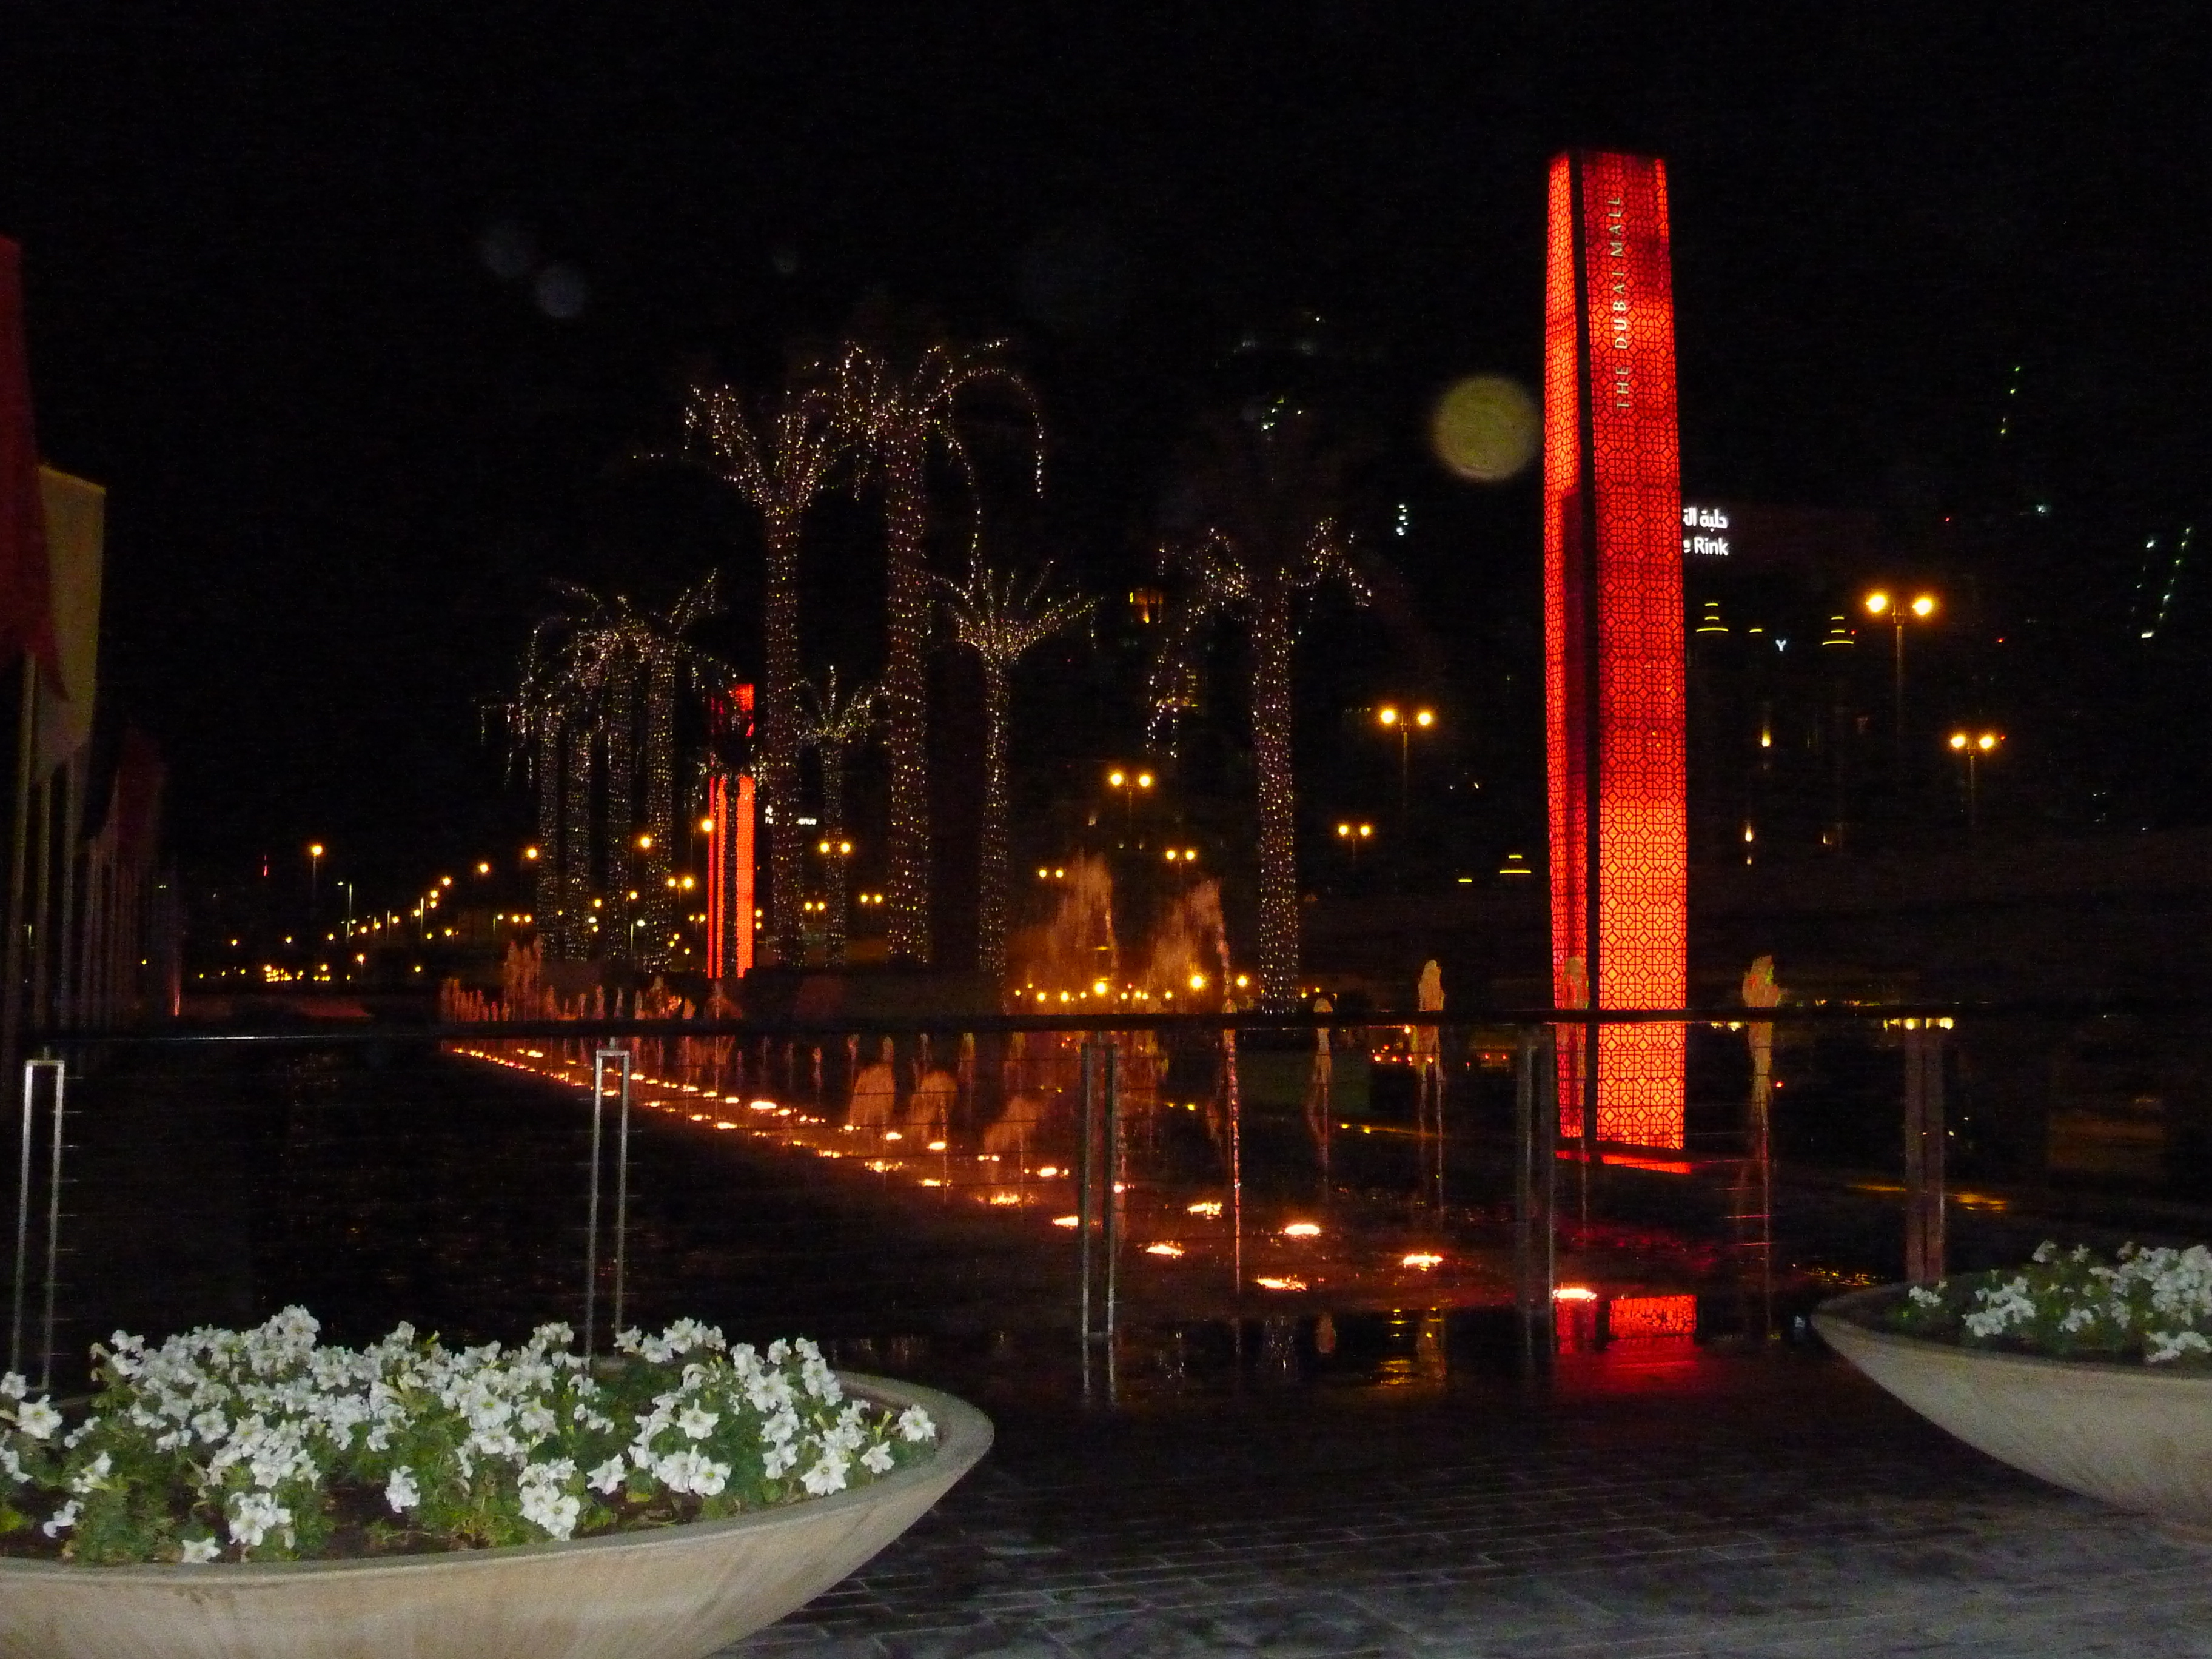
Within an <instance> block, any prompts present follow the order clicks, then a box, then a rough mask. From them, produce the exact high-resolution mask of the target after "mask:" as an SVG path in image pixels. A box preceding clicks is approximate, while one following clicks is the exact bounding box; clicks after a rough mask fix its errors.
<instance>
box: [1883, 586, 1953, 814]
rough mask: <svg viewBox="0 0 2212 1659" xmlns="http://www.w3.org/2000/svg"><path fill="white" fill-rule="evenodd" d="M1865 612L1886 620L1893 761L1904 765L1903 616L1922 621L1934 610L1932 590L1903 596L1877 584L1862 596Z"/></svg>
mask: <svg viewBox="0 0 2212 1659" xmlns="http://www.w3.org/2000/svg"><path fill="white" fill-rule="evenodd" d="M1866 609H1867V615H1869V617H1874V618H1875V620H1877V621H1880V620H1881V619H1882V618H1885V617H1887V619H1888V621H1889V623H1890V676H1891V683H1892V691H1891V695H1892V697H1893V701H1894V710H1893V714H1894V721H1895V731H1896V744H1897V765H1898V769H1899V772H1900V773H1901V772H1902V771H1903V770H1904V769H1905V617H1906V616H1907V615H1908V614H1909V615H1910V616H1911V617H1912V618H1913V620H1915V621H1916V622H1926V621H1927V620H1928V619H1929V617H1932V616H1934V615H1935V614H1936V596H1935V595H1934V594H1933V593H1918V594H1915V595H1914V596H1913V597H1912V598H1911V599H1909V600H1908V599H1905V596H1904V595H1903V594H1901V593H1899V594H1892V593H1891V592H1888V591H1887V589H1885V588H1880V587H1877V588H1875V590H1874V592H1871V593H1869V594H1868V595H1867V596H1866Z"/></svg>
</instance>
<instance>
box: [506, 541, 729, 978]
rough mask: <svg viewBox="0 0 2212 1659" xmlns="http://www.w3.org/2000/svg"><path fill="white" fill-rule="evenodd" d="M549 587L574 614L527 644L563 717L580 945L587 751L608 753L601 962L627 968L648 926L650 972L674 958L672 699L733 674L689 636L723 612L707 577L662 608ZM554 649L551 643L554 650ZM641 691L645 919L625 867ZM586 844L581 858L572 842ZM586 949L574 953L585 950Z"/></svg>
mask: <svg viewBox="0 0 2212 1659" xmlns="http://www.w3.org/2000/svg"><path fill="white" fill-rule="evenodd" d="M554 586H555V587H556V590H558V591H559V592H560V593H561V594H562V597H563V598H564V599H568V600H569V601H570V602H571V604H572V605H573V606H574V609H573V610H572V611H566V612H562V613H561V614H558V615H556V616H552V617H547V618H546V619H545V620H544V621H543V622H541V623H539V624H538V632H537V634H536V635H535V636H533V639H532V654H533V656H534V657H535V658H536V659H538V660H539V661H541V662H542V663H544V665H545V666H544V670H543V674H544V678H545V680H546V682H547V688H546V693H545V695H546V696H550V697H551V698H552V699H554V700H556V702H558V704H559V706H560V707H561V708H562V709H564V710H566V711H568V712H567V720H566V722H565V724H566V726H567V729H568V815H567V817H568V822H567V823H566V825H565V826H564V834H563V836H562V841H563V852H564V854H566V860H565V861H566V864H567V871H566V873H565V878H564V883H563V885H564V887H565V889H566V891H567V896H568V906H569V915H570V916H571V918H572V925H573V927H574V930H575V934H576V937H575V938H574V940H573V941H572V942H573V943H574V944H575V945H581V944H582V943H583V940H582V938H581V933H582V929H583V926H584V921H583V918H584V907H585V901H586V893H585V890H586V887H587V886H588V884H589V879H590V860H589V851H588V840H589V821H590V803H591V763H592V741H593V739H595V738H596V739H597V740H598V741H599V743H600V744H602V745H604V749H605V756H606V794H605V802H604V811H605V824H606V829H605V836H604V839H605V858H606V869H605V876H606V882H607V892H606V903H605V907H604V909H605V916H606V924H607V925H606V927H605V934H604V937H605V941H606V943H605V949H604V951H603V952H602V954H604V955H605V956H608V957H612V958H614V959H616V960H618V961H619V960H626V959H628V958H629V957H630V956H631V955H632V954H633V952H632V951H631V939H630V936H631V933H632V932H633V931H634V927H643V928H644V929H645V934H646V945H645V949H644V950H643V951H639V952H636V953H635V954H636V955H637V956H638V957H639V958H640V960H641V962H642V963H644V964H645V965H646V966H648V967H657V966H660V965H663V964H664V963H666V962H667V960H668V945H669V942H670V939H671V933H670V928H671V925H672V922H673V919H674V910H675V906H674V899H673V894H672V876H673V856H674V850H675V849H674V842H675V807H676V791H675V775H676V756H675V742H676V696H677V691H678V687H679V686H680V685H681V684H685V683H690V684H702V683H703V684H721V683H723V682H726V680H727V679H728V678H729V671H728V670H727V669H726V667H724V666H723V665H721V664H720V662H718V661H716V660H715V659H714V658H712V657H709V656H708V655H707V654H706V653H704V652H702V651H701V650H699V649H698V648H697V647H695V646H693V645H692V644H691V643H690V641H688V640H686V639H685V638H684V635H687V634H689V633H690V631H691V630H692V629H694V628H695V627H696V626H697V625H698V623H700V622H701V621H702V619H703V618H705V617H709V616H712V615H713V614H714V612H716V611H719V610H720V608H721V601H720V597H719V595H718V594H717V593H716V592H715V578H714V574H713V573H712V572H711V571H710V572H709V573H708V574H707V575H706V576H705V577H704V578H703V579H702V580H701V581H700V582H699V583H698V584H697V585H696V586H694V587H692V588H690V589H689V590H687V591H686V592H684V593H683V594H682V595H680V596H679V597H678V599H677V601H676V603H675V604H674V605H671V606H670V607H669V608H668V610H666V611H659V612H655V611H640V610H637V609H636V608H635V607H634V606H633V605H631V604H630V602H629V599H628V598H627V597H626V596H625V595H623V594H619V593H617V594H616V595H615V596H614V597H613V598H612V599H604V598H601V597H600V596H599V595H598V594H596V593H593V592H592V591H591V590H590V589H588V588H585V587H580V586H577V585H575V584H574V583H573V582H556V583H555V584H554ZM548 641H552V644H551V646H550V649H549V648H548ZM641 685H642V686H643V688H644V702H645V734H644V744H643V749H642V759H643V761H644V766H645V775H646V787H645V797H646V799H645V828H644V833H643V834H642V835H641V836H636V838H635V846H636V848H638V849H639V850H641V851H642V852H643V853H644V854H645V855H646V856H645V879H644V882H643V884H642V887H641V898H642V901H643V908H642V914H641V915H640V916H639V917H637V918H636V919H635V922H633V921H632V919H631V918H630V916H629V905H628V898H629V884H628V882H627V880H626V874H627V870H628V861H629V854H630V851H631V849H632V846H633V836H634V835H635V826H636V823H637V817H636V813H637V801H636V780H635V757H634V753H633V745H634V744H635V737H636V733H635V721H636V717H637V694H638V688H639V687H640V686H641ZM579 840H581V841H583V842H584V843H585V847H584V848H583V849H582V851H581V854H580V855H579V853H578V851H577V849H576V848H575V843H576V842H578V841H579ZM580 953H581V952H580V951H579V954H580Z"/></svg>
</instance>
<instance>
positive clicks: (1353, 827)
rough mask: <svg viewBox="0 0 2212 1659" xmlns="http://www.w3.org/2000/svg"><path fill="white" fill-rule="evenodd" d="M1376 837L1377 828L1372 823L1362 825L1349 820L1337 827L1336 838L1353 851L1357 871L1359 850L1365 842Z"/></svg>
mask: <svg viewBox="0 0 2212 1659" xmlns="http://www.w3.org/2000/svg"><path fill="white" fill-rule="evenodd" d="M1374 836H1375V826H1374V825H1373V824H1371V823H1358V822H1356V821H1351V820H1347V821H1346V822H1344V823H1339V824H1338V825H1337V826H1336V838H1337V839H1338V840H1339V841H1340V842H1343V843H1344V844H1345V846H1346V847H1347V848H1350V849H1351V851H1352V868H1353V869H1355V870H1357V869H1358V867H1359V849H1360V848H1361V846H1362V845H1363V844H1364V843H1365V842H1369V841H1371V840H1373V839H1374Z"/></svg>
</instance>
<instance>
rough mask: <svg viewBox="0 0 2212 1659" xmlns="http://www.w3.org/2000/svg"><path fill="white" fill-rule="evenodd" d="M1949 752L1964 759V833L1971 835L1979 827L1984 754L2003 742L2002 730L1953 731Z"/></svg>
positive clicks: (1986, 754)
mask: <svg viewBox="0 0 2212 1659" xmlns="http://www.w3.org/2000/svg"><path fill="white" fill-rule="evenodd" d="M1950 741H1951V752H1952V753H1953V754H1954V755H1963V756H1964V757H1966V834H1967V835H1968V836H1973V835H1974V834H1975V833H1976V832H1977V830H1978V829H1979V827H1980V817H1981V812H1980V799H1979V796H1980V781H1981V780H1980V777H1979V775H1978V773H1979V768H1980V766H1981V763H1982V759H1983V757H1984V756H1989V755H1994V754H1996V751H1997V748H1998V745H1999V744H2002V743H2003V742H2004V733H2003V732H1953V733H1952V734H1951V739H1950Z"/></svg>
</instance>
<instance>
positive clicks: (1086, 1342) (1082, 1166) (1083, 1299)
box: [1075, 1038, 1098, 1398]
mask: <svg viewBox="0 0 2212 1659" xmlns="http://www.w3.org/2000/svg"><path fill="white" fill-rule="evenodd" d="M1094 1054H1095V1051H1094V1050H1093V1048H1092V1047H1091V1042H1090V1040H1089V1039H1088V1038H1085V1041H1084V1043H1083V1047H1082V1048H1080V1049H1079V1051H1078V1054H1077V1066H1078V1069H1079V1071H1080V1072H1081V1073H1082V1093H1083V1127H1082V1130H1081V1132H1080V1134H1079V1139H1078V1140H1077V1142H1076V1149H1075V1241H1076V1249H1075V1260H1076V1271H1077V1273H1079V1275H1080V1276H1081V1279H1082V1286H1081V1288H1080V1289H1079V1291H1077V1292H1076V1304H1075V1307H1076V1322H1077V1324H1078V1326H1079V1328H1080V1332H1081V1334H1080V1337H1079V1341H1080V1343H1081V1346H1082V1351H1083V1392H1084V1395H1085V1398H1088V1397H1089V1396H1090V1394H1091V1188H1092V1186H1093V1184H1094V1182H1095V1179H1096V1170H1095V1167H1094V1165H1095V1160H1094V1158H1093V1157H1092V1155H1091V1149H1092V1147H1093V1146H1094V1145H1095V1144H1096V1142H1097V1138H1098V1097H1097V1091H1096V1089H1095V1088H1094V1087H1093V1086H1092V1083H1091V1073H1092V1060H1093V1058H1094Z"/></svg>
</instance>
